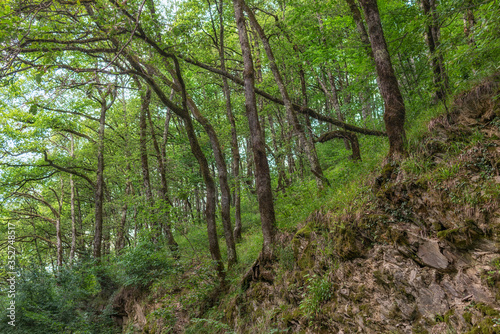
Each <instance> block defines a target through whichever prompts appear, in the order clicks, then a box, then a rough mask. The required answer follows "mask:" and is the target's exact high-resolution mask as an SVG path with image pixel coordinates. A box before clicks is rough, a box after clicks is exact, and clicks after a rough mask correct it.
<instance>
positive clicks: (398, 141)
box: [360, 0, 406, 160]
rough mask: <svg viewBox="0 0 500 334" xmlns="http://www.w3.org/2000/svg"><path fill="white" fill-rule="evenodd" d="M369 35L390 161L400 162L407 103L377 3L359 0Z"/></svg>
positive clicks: (402, 151)
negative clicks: (392, 60)
mask: <svg viewBox="0 0 500 334" xmlns="http://www.w3.org/2000/svg"><path fill="white" fill-rule="evenodd" d="M360 3H361V6H362V7H363V11H364V13H365V19H366V23H367V26H368V32H369V36H370V44H371V46H372V50H373V56H374V59H375V67H376V69H377V75H378V78H379V83H380V94H381V95H382V98H383V99H384V107H385V112H384V122H385V129H386V131H387V137H388V138H389V154H388V158H389V159H391V160H400V159H401V158H402V157H403V156H404V155H405V154H406V153H405V129H404V125H405V112H406V110H405V104H404V101H403V96H402V95H401V92H400V90H399V85H398V80H397V79H396V74H395V73H394V69H393V67H392V63H391V56H390V55H389V51H388V49H387V43H386V41H385V37H384V32H383V30H382V23H381V21H380V14H379V11H378V5H377V1H376V0H360Z"/></svg>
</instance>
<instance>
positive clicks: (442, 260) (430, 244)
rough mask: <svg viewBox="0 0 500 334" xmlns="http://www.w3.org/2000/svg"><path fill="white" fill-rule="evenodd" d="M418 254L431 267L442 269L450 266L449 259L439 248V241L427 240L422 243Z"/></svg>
mask: <svg viewBox="0 0 500 334" xmlns="http://www.w3.org/2000/svg"><path fill="white" fill-rule="evenodd" d="M417 256H418V257H419V258H420V260H421V261H422V262H423V263H424V264H425V265H427V266H429V267H432V268H435V269H440V270H444V269H446V268H448V264H449V262H448V259H447V258H446V257H445V256H444V255H443V254H442V253H441V251H440V250H439V244H438V242H437V241H425V242H424V243H422V244H420V246H419V247H418V252H417Z"/></svg>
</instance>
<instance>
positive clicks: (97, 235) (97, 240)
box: [93, 100, 108, 259]
mask: <svg viewBox="0 0 500 334" xmlns="http://www.w3.org/2000/svg"><path fill="white" fill-rule="evenodd" d="M107 110H108V109H107V108H106V100H104V101H101V117H100V119H99V130H98V132H97V136H98V142H97V145H98V146H97V178H96V179H97V180H96V183H95V214H94V220H95V222H94V223H95V228H94V253H93V255H94V258H95V259H100V258H101V248H102V246H101V244H102V213H103V210H102V206H103V199H104V189H103V186H104V124H105V123H106V111H107Z"/></svg>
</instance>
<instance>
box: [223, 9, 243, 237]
mask: <svg viewBox="0 0 500 334" xmlns="http://www.w3.org/2000/svg"><path fill="white" fill-rule="evenodd" d="M222 5H223V1H220V8H219V18H220V47H219V58H220V67H221V70H223V71H225V70H226V59H225V56H224V22H223V16H222ZM222 84H223V90H224V96H225V98H226V115H227V119H228V120H229V124H230V125H231V154H232V158H233V159H232V171H233V177H234V211H235V218H234V231H233V236H234V240H235V242H239V241H241V228H242V224H241V190H240V151H239V147H238V136H237V133H236V122H235V120H234V115H233V110H232V106H231V91H230V89H229V84H228V82H227V78H226V77H224V76H223V77H222Z"/></svg>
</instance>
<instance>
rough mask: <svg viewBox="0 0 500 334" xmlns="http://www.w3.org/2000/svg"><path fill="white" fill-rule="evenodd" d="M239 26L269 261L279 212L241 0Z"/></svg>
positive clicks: (237, 11) (264, 254)
mask: <svg viewBox="0 0 500 334" xmlns="http://www.w3.org/2000/svg"><path fill="white" fill-rule="evenodd" d="M233 6H234V13H235V20H236V26H237V28H238V36H239V40H240V45H241V51H242V53H243V62H244V71H243V77H244V88H245V108H246V114H247V119H248V125H249V128H250V140H251V143H252V152H253V156H254V162H255V174H256V175H255V176H256V187H257V199H258V202H259V211H260V218H261V224H262V234H263V245H262V255H261V259H262V260H263V261H264V262H266V261H268V260H271V259H272V258H273V252H272V251H273V247H274V236H275V224H276V219H275V214H274V203H273V194H272V189H271V176H270V171H269V164H268V162H267V155H266V147H265V143H264V135H263V133H262V129H261V126H260V122H259V114H258V112H257V101H256V98H255V79H254V67H253V60H252V54H251V51H250V44H249V42H248V35H247V29H246V26H245V17H244V15H243V8H242V3H241V0H233Z"/></svg>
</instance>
